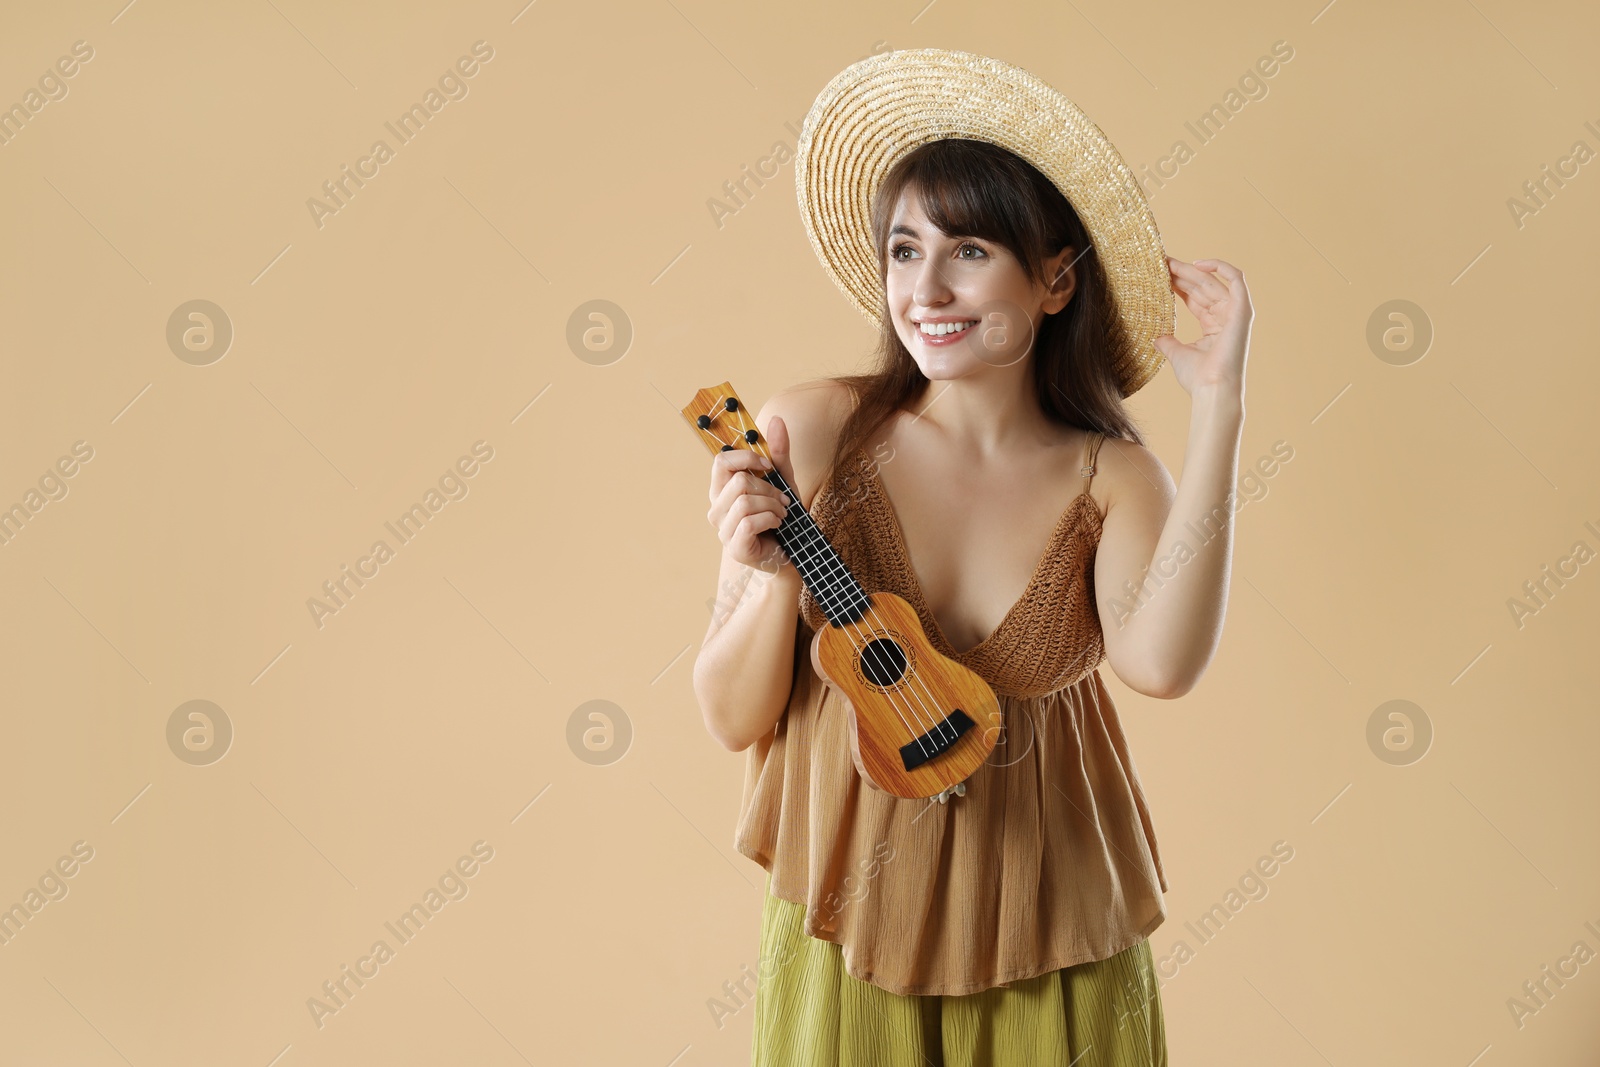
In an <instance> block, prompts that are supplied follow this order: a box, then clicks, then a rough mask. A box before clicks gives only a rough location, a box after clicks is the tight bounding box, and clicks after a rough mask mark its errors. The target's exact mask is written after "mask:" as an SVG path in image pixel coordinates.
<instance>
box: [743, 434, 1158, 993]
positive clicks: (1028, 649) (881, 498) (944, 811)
mask: <svg viewBox="0 0 1600 1067" xmlns="http://www.w3.org/2000/svg"><path fill="white" fill-rule="evenodd" d="M1101 440H1102V437H1101V435H1095V436H1094V437H1093V438H1092V439H1091V441H1090V448H1089V451H1088V454H1087V456H1086V461H1085V463H1084V466H1083V470H1082V473H1083V476H1084V482H1083V492H1082V493H1080V494H1079V495H1078V496H1077V497H1076V498H1075V499H1074V500H1073V501H1072V503H1071V504H1069V505H1067V509H1066V511H1065V512H1063V513H1062V515H1061V518H1060V520H1058V522H1057V523H1056V526H1055V529H1054V531H1053V532H1052V533H1051V537H1050V542H1049V544H1048V546H1047V547H1046V549H1045V553H1044V556H1043V557H1042V558H1041V559H1040V561H1039V564H1038V566H1037V567H1036V568H1035V570H1034V573H1033V576H1032V578H1031V579H1030V580H1029V582H1028V585H1027V588H1026V589H1025V590H1024V591H1023V594H1022V597H1021V598H1020V599H1019V600H1018V601H1017V602H1016V603H1015V604H1014V605H1012V607H1011V609H1010V611H1008V612H1007V613H1006V616H1005V618H1004V619H1003V620H1001V623H1000V625H999V626H998V627H997V628H996V629H995V631H994V633H992V634H990V635H989V636H988V637H987V638H985V639H984V640H983V641H982V642H981V643H979V644H978V645H977V646H975V647H973V648H970V649H968V650H967V651H965V652H960V653H958V652H956V651H955V649H954V648H952V647H951V646H950V643H949V641H947V640H946V639H945V635H944V633H943V632H942V631H941V630H940V628H939V624H938V622H937V621H935V619H934V618H933V615H932V613H931V612H930V611H929V610H928V606H927V604H926V602H925V601H924V599H923V597H922V590H921V587H920V586H919V584H918V582H917V577H916V575H915V573H913V571H912V569H911V564H910V560H909V558H908V555H907V551H906V547H905V541H904V538H903V536H902V533H901V529H900V525H899V520H898V519H897V518H896V516H895V513H894V508H893V506H892V504H891V503H890V501H889V498H888V496H887V494H885V492H884V490H883V487H882V485H881V484H880V483H879V482H878V479H877V472H876V469H875V466H874V461H873V460H872V458H871V457H870V456H869V455H868V454H867V452H866V451H865V450H864V449H862V450H859V451H858V453H857V455H856V457H855V458H856V460H857V466H856V468H855V469H849V468H848V467H842V468H840V469H836V470H835V471H834V472H833V474H832V475H831V476H830V477H829V479H828V481H827V483H826V484H824V485H823V486H822V488H821V489H819V490H818V492H817V495H816V499H815V500H814V501H813V502H812V506H811V515H812V518H813V519H814V520H815V521H816V523H817V525H818V526H819V527H820V528H821V529H822V532H823V534H824V535H825V536H826V537H827V538H828V540H829V542H830V543H832V545H833V547H834V549H835V550H836V551H837V552H838V554H839V556H840V558H841V559H842V560H843V561H844V563H845V565H846V566H847V567H849V569H850V571H851V573H852V574H853V575H854V576H855V577H856V579H857V581H859V582H860V583H861V586H862V588H863V589H865V590H867V591H868V592H869V593H871V592H874V591H876V590H880V589H883V590H888V591H890V592H893V593H896V594H898V595H900V596H902V597H904V598H905V599H906V601H907V602H909V603H910V604H911V605H912V606H913V607H915V608H916V610H917V614H918V616H919V617H920V618H921V620H922V626H923V629H924V631H925V632H926V633H927V634H928V637H929V640H930V641H932V643H933V645H934V647H935V648H937V649H939V651H941V652H942V653H943V654H944V655H946V656H948V657H950V658H951V659H953V660H955V661H957V662H958V663H962V664H964V665H965V666H967V667H969V668H971V669H972V670H973V671H975V672H977V673H978V675H980V676H981V677H982V678H984V679H985V680H986V681H987V682H988V683H989V684H990V686H991V687H993V689H994V691H995V693H996V695H997V696H998V697H999V702H1000V709H1001V714H1002V716H1003V718H1004V727H1003V732H1002V734H1001V738H1000V741H999V743H997V744H996V746H995V750H994V753H993V754H992V755H991V756H990V757H989V760H988V762H986V763H985V764H984V765H983V766H981V767H980V768H979V769H978V770H977V771H975V772H974V773H973V775H972V776H971V777H970V778H968V779H967V782H966V787H967V791H966V795H965V796H953V797H950V798H949V800H948V801H947V802H946V803H943V804H941V803H938V802H937V801H921V800H904V799H901V798H898V797H894V796H891V795H889V794H888V793H884V792H882V791H880V790H878V789H876V788H874V787H872V786H870V785H867V784H866V783H865V782H864V781H862V779H861V777H860V775H859V774H858V773H857V772H856V769H855V765H854V763H852V762H851V759H850V739H849V734H848V731H849V723H848V720H847V714H846V707H847V705H846V700H845V697H844V696H843V694H841V693H840V692H839V691H838V690H836V689H835V688H834V687H833V686H831V685H829V684H828V683H827V682H825V681H823V680H822V679H821V678H820V677H819V676H818V675H817V673H816V671H815V670H814V669H813V668H812V666H811V654H810V648H811V639H812V636H813V635H814V634H815V632H816V631H817V630H818V629H819V628H820V627H823V626H827V625H829V623H828V621H827V617H826V616H825V615H824V614H823V612H822V610H821V609H820V608H819V607H818V606H817V604H816V602H815V601H814V600H813V598H812V596H811V592H810V590H809V589H803V591H802V592H801V594H800V624H799V625H798V626H797V627H796V636H795V656H794V661H795V667H794V669H795V675H794V687H793V690H792V691H791V694H790V698H789V705H788V708H787V709H786V710H785V712H784V714H783V715H782V717H781V718H780V719H779V720H778V723H777V725H776V727H775V728H774V730H773V732H772V733H770V734H768V735H766V736H765V737H763V738H762V739H761V740H759V741H757V742H756V743H755V744H754V745H752V746H751V747H750V748H749V749H747V750H746V752H747V756H746V764H745V781H744V795H743V799H742V802H741V806H740V816H739V825H738V829H737V831H736V833H735V837H734V844H735V846H736V847H737V848H738V849H739V851H740V852H741V853H743V854H744V855H745V856H748V857H749V858H750V859H752V860H754V861H756V862H757V863H759V864H761V865H762V866H763V867H764V868H766V869H767V871H768V872H769V873H770V875H771V879H770V883H769V888H770V891H771V892H772V894H773V895H774V896H777V897H780V898H782V899H784V900H789V901H793V902H795V903H799V904H803V905H805V908H806V916H805V932H806V934H807V935H809V936H811V937H814V938H820V939H822V940H826V941H832V942H834V943H836V944H838V945H840V946H842V948H843V957H844V964H845V969H846V971H847V972H848V973H849V974H850V975H851V976H853V977H855V978H857V979H859V980H861V981H865V982H872V983H874V984H875V985H878V986H881V987H882V988H884V989H887V990H889V991H890V992H892V993H898V994H902V995H904V994H912V993H916V994H945V995H961V994H967V993H974V992H977V991H979V990H983V989H988V988H990V987H992V986H997V985H1004V984H1006V983H1008V982H1014V981H1019V980H1021V979H1024V978H1032V977H1035V976H1037V975H1040V974H1044V973H1046V972H1049V971H1054V970H1059V969H1061V968H1063V967H1069V966H1071V965H1073V964H1077V963H1084V962H1087V961H1090V960H1100V959H1105V958H1107V957H1109V956H1112V955H1115V954H1116V953H1117V952H1120V951H1122V950H1123V949H1125V948H1128V947H1130V946H1131V945H1134V944H1136V943H1138V942H1139V941H1140V940H1141V939H1142V938H1144V937H1147V936H1148V935H1149V934H1150V932H1151V931H1153V930H1154V929H1155V928H1156V927H1157V926H1159V925H1160V924H1161V923H1162V921H1163V920H1164V919H1165V918H1166V905H1165V903H1164V902H1163V899H1162V894H1163V893H1165V892H1166V890H1167V881H1166V875H1165V873H1164V872H1163V870H1162V867H1161V857H1160V853H1159V851H1158V850H1157V847H1156V839H1155V830H1154V827H1153V825H1152V823H1151V820H1150V813H1149V811H1148V809H1147V806H1146V803H1145V797H1144V791H1143V789H1142V787H1141V786H1140V783H1139V775H1138V772H1137V770H1136V769H1135V767H1134V763H1133V757H1132V756H1131V755H1130V753H1129V751H1128V744H1127V740H1126V739H1125V738H1124V736H1123V733H1122V727H1121V724H1120V722H1119V721H1118V718H1117V712H1116V708H1115V707H1114V706H1113V705H1112V702H1111V694H1110V693H1109V692H1108V691H1107V690H1106V688H1105V685H1104V683H1103V682H1102V681H1101V679H1100V673H1099V671H1098V670H1097V669H1096V668H1097V667H1098V666H1099V664H1100V662H1101V660H1102V659H1104V657H1105V648H1104V644H1103V641H1102V635H1101V630H1100V621H1099V615H1098V613H1097V611H1096V608H1095V600H1094V584H1093V583H1094V577H1093V576H1094V555H1095V549H1096V547H1097V546H1098V544H1099V540H1100V523H1101V518H1102V517H1101V515H1100V511H1099V508H1098V507H1097V506H1096V505H1095V502H1094V498H1093V497H1091V496H1090V495H1089V481H1090V479H1091V478H1092V477H1093V475H1094V458H1095V455H1096V453H1097V452H1098V450H1099V446H1100V442H1101Z"/></svg>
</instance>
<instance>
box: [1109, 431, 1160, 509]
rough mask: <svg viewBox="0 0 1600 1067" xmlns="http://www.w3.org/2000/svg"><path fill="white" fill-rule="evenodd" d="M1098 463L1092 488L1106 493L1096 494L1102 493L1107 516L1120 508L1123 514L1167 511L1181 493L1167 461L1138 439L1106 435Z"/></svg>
mask: <svg viewBox="0 0 1600 1067" xmlns="http://www.w3.org/2000/svg"><path fill="white" fill-rule="evenodd" d="M1095 467H1096V474H1097V477H1096V478H1095V481H1094V486H1093V488H1094V489H1096V490H1098V491H1103V493H1104V495H1103V496H1101V493H1100V492H1096V493H1095V495H1096V496H1100V499H1101V501H1102V505H1101V511H1102V513H1103V514H1104V515H1105V517H1106V518H1108V519H1109V518H1110V517H1111V515H1112V513H1113V510H1114V509H1117V508H1121V509H1122V511H1123V513H1124V514H1127V513H1133V514H1135V515H1142V514H1149V513H1152V512H1153V513H1157V514H1160V515H1165V514H1166V513H1167V512H1168V511H1169V510H1171V507H1172V501H1173V500H1174V498H1176V497H1177V495H1178V488H1177V483H1176V482H1174V481H1173V480H1172V475H1171V473H1170V472H1168V470H1167V468H1166V464H1164V463H1162V462H1161V460H1160V458H1159V457H1157V456H1156V454H1155V453H1154V452H1152V451H1150V450H1149V449H1148V448H1146V447H1145V446H1144V445H1141V444H1138V443H1137V442H1134V441H1125V440H1123V439H1122V438H1119V437H1107V438H1106V439H1105V441H1103V442H1102V443H1101V445H1100V452H1099V454H1098V455H1097V456H1096V458H1095ZM1102 479H1104V481H1103V482H1102Z"/></svg>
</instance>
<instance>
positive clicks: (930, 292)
mask: <svg viewBox="0 0 1600 1067" xmlns="http://www.w3.org/2000/svg"><path fill="white" fill-rule="evenodd" d="M911 299H912V300H913V301H914V302H915V303H916V304H917V305H918V306H919V307H925V308H933V307H938V306H939V305H940V304H943V303H946V302H947V301H948V300H949V299H950V283H949V280H948V279H946V278H945V276H944V265H943V264H942V263H939V262H938V261H937V260H935V259H934V258H933V257H932V256H929V257H927V258H926V259H924V260H923V261H922V262H921V264H920V265H919V266H918V267H917V277H916V284H915V285H914V286H913V287H912V290H911Z"/></svg>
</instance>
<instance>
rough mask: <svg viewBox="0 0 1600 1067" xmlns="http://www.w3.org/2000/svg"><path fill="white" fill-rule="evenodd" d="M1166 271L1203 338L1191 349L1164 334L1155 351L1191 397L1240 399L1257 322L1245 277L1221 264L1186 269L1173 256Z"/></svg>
mask: <svg viewBox="0 0 1600 1067" xmlns="http://www.w3.org/2000/svg"><path fill="white" fill-rule="evenodd" d="M1167 268H1168V269H1169V270H1170V271H1171V272H1172V291H1173V292H1175V293H1177V294H1178V295H1179V296H1181V297H1182V298H1183V302H1184V304H1185V305H1186V306H1187V307H1188V309H1189V313H1190V314H1192V315H1193V316H1194V317H1195V319H1196V320H1197V321H1198V322H1199V323H1200V328H1201V330H1202V333H1201V335H1200V337H1199V338H1198V339H1197V340H1196V341H1195V342H1194V343H1193V344H1184V343H1183V342H1182V341H1179V340H1178V339H1177V338H1176V337H1174V336H1173V335H1172V334H1163V335H1162V336H1160V337H1157V338H1156V339H1155V345H1156V348H1157V349H1159V350H1160V351H1161V354H1162V355H1163V356H1165V357H1167V362H1169V363H1171V364H1172V373H1173V374H1174V375H1176V376H1177V379H1178V384H1179V385H1181V386H1183V389H1184V392H1186V393H1188V394H1189V395H1190V396H1193V395H1194V394H1195V391H1196V390H1197V389H1222V390H1226V391H1228V392H1229V393H1230V394H1234V393H1236V394H1237V395H1238V396H1239V397H1241V398H1242V397H1243V396H1244V364H1245V358H1246V356H1247V355H1248V354H1249V348H1250V323H1251V320H1253V319H1254V318H1255V309H1254V308H1252V307H1251V306H1250V290H1249V288H1248V287H1247V286H1246V285H1245V283H1244V272H1243V271H1241V270H1240V269H1239V268H1238V267H1235V266H1234V265H1233V264H1231V263H1227V262H1224V261H1223V260H1220V259H1197V260H1195V261H1194V262H1193V263H1185V262H1184V261H1183V260H1181V259H1175V258H1173V257H1172V256H1168V257H1167Z"/></svg>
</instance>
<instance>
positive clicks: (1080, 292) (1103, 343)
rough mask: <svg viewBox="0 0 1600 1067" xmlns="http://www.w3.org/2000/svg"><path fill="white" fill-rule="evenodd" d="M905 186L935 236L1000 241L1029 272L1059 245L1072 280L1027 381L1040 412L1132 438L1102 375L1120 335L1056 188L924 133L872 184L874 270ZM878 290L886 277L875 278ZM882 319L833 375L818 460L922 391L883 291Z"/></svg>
mask: <svg viewBox="0 0 1600 1067" xmlns="http://www.w3.org/2000/svg"><path fill="white" fill-rule="evenodd" d="M908 190H914V191H915V192H916V193H917V194H918V197H919V199H920V200H921V201H922V207H923V211H924V213H925V214H926V215H927V217H928V219H929V221H931V222H932V223H933V224H934V225H935V226H937V227H939V229H940V230H942V231H944V232H945V233H947V234H960V235H962V236H968V237H978V238H982V239H984V240H989V241H994V242H996V243H998V244H1000V245H1003V246H1004V247H1005V248H1007V249H1009V250H1010V251H1011V254H1012V255H1014V256H1016V258H1017V260H1018V261H1019V262H1020V263H1021V264H1022V267H1023V269H1024V270H1025V271H1026V272H1027V276H1028V278H1029V280H1030V281H1038V280H1039V279H1041V278H1042V277H1043V274H1044V260H1045V259H1046V258H1047V257H1049V256H1051V255H1054V254H1056V253H1058V252H1060V251H1061V250H1062V249H1063V248H1065V247H1067V246H1068V245H1071V246H1072V248H1073V249H1074V252H1073V255H1074V257H1075V258H1076V265H1077V270H1078V285H1077V289H1076V290H1075V291H1074V293H1073V295H1072V299H1071V300H1070V301H1069V302H1068V303H1067V306H1066V307H1064V308H1062V309H1061V310H1060V311H1058V312H1056V313H1055V314H1053V315H1046V316H1045V317H1044V321H1043V322H1042V323H1040V325H1039V333H1038V336H1037V338H1035V342H1034V347H1033V352H1032V359H1033V383H1034V387H1035V389H1036V390H1037V393H1038V397H1039V406H1040V408H1042V409H1043V411H1044V414H1045V417H1046V418H1048V419H1050V420H1051V421H1052V422H1056V423H1060V424H1063V425H1067V426H1076V427H1079V428H1081V429H1084V430H1090V431H1096V432H1100V433H1104V434H1105V435H1106V436H1108V437H1118V438H1123V439H1126V440H1130V441H1133V442H1135V443H1137V444H1141V445H1142V444H1143V443H1144V440H1143V438H1142V437H1141V436H1140V434H1139V430H1138V427H1137V426H1136V425H1135V424H1134V422H1133V418H1132V417H1131V416H1130V415H1129V414H1128V411H1127V409H1126V407H1124V405H1123V395H1122V388H1121V383H1120V382H1119V381H1118V380H1117V378H1116V376H1115V375H1114V374H1113V373H1112V371H1111V367H1112V359H1113V356H1114V354H1115V353H1117V352H1119V351H1122V350H1124V348H1125V347H1126V346H1127V344H1128V340H1127V336H1126V333H1125V331H1124V330H1123V329H1122V322H1121V320H1120V319H1119V318H1118V317H1117V315H1116V313H1115V305H1114V303H1113V301H1112V298H1111V292H1110V289H1109V287H1108V286H1107V284H1106V278H1105V272H1104V271H1103V270H1102V269H1101V266H1100V260H1099V257H1098V256H1096V255H1095V254H1094V250H1093V249H1092V248H1090V249H1089V251H1088V252H1087V253H1086V254H1085V253H1084V249H1086V248H1088V247H1089V238H1088V234H1087V233H1086V232H1085V230H1084V228H1083V223H1082V221H1081V220H1080V219H1079V218H1078V213H1077V212H1076V211H1074V210H1073V208H1072V205H1071V203H1069V202H1068V201H1067V198H1066V197H1065V196H1063V195H1061V191H1060V190H1059V189H1057V188H1056V187H1055V185H1054V184H1053V183H1051V181H1050V179H1048V178H1046V177H1045V176H1044V175H1043V174H1041V173H1040V172H1039V170H1038V168H1036V167H1034V166H1033V165H1032V164H1031V163H1028V162H1027V161H1026V160H1024V159H1022V158H1021V157H1020V156H1018V155H1016V154H1015V153H1013V152H1010V151H1008V150H1007V149H1004V148H1001V147H999V146H998V145H993V144H989V143H988V142H985V141H971V140H965V139H957V138H950V139H946V140H940V141H932V142H930V143H928V144H925V145H922V146H920V147H918V148H916V149H914V150H913V151H912V152H910V153H909V154H907V155H906V157H905V158H904V159H902V160H900V162H899V163H897V164H896V165H895V167H894V169H893V170H891V171H890V172H889V174H888V175H887V177H885V179H884V181H883V183H882V185H880V186H879V188H878V191H877V193H876V195H875V196H874V197H873V202H872V237H873V244H874V245H875V247H876V250H877V255H878V278H879V280H880V282H886V279H887V273H888V249H887V245H888V230H889V224H890V221H891V219H892V215H893V212H894V209H895V206H896V205H897V204H898V203H899V201H900V196H901V194H902V193H904V192H906V191H908ZM882 291H883V292H884V293H885V294H886V293H887V285H886V284H885V285H884V286H883V287H882ZM879 315H880V316H881V318H882V320H883V328H882V330H881V332H880V334H879V337H878V345H877V351H876V363H877V366H876V368H875V369H873V370H871V371H869V372H867V373H865V374H848V375H835V376H833V377H832V380H833V381H835V382H839V383H841V384H843V385H846V386H848V387H849V388H850V390H851V392H852V393H853V394H854V396H855V400H856V404H855V409H854V411H853V412H852V413H851V415H850V416H849V418H848V419H846V421H845V424H844V427H843V428H842V430H841V432H840V434H839V439H838V442H837V444H836V445H835V448H834V454H833V460H832V462H831V464H830V467H829V469H830V470H837V469H838V467H839V464H840V463H843V462H846V461H847V460H848V459H849V458H850V457H851V456H853V455H854V453H855V450H856V449H857V448H860V447H863V446H864V445H865V444H866V441H867V439H868V438H869V437H870V436H872V434H873V433H874V431H876V430H877V429H878V427H880V426H881V425H882V424H883V423H884V422H885V421H886V420H887V419H888V418H889V417H890V416H892V415H893V414H894V413H895V412H896V411H898V410H901V409H902V408H903V407H905V406H906V405H908V404H910V403H911V402H912V401H914V400H915V399H917V398H918V397H920V396H922V395H923V394H924V392H925V391H926V389H927V387H928V379H927V377H925V376H924V375H923V373H922V371H921V370H920V369H919V368H918V367H917V363H916V360H914V359H912V358H911V353H910V352H908V351H907V350H906V346H905V344H904V343H903V342H902V341H901V340H900V335H899V334H898V333H896V332H895V328H894V323H893V321H892V320H891V318H890V316H889V309H888V300H887V296H886V295H885V296H884V298H883V300H882V301H881V302H880V304H879Z"/></svg>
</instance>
